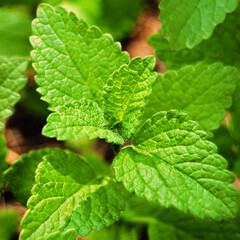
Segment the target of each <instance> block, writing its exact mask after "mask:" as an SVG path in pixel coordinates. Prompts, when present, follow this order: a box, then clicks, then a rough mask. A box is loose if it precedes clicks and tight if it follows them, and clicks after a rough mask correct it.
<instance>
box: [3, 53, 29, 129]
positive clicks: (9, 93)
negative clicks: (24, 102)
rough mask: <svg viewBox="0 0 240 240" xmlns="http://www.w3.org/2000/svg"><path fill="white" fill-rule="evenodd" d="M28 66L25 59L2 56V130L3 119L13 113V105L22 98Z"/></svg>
mask: <svg viewBox="0 0 240 240" xmlns="http://www.w3.org/2000/svg"><path fill="white" fill-rule="evenodd" d="M26 67H27V61H25V60H24V59H20V58H19V59H12V60H9V61H8V60H7V59H6V58H3V57H0V131H1V130H2V128H3V123H2V121H3V119H5V118H7V117H9V116H11V115H12V114H13V111H14V110H13V106H14V104H15V103H17V101H18V100H19V99H20V95H19V94H18V92H19V91H21V90H22V89H23V88H24V87H25V85H26V83H27V77H26V76H25V75H24V74H23V73H24V71H25V70H26Z"/></svg>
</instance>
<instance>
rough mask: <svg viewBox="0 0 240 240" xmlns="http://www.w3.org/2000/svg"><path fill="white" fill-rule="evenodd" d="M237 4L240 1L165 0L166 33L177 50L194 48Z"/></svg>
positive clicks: (161, 19)
mask: <svg viewBox="0 0 240 240" xmlns="http://www.w3.org/2000/svg"><path fill="white" fill-rule="evenodd" d="M237 4H238V0H231V1H229V0H192V1H189V0H168V1H166V0H163V1H162V2H161V3H160V5H159V7H160V9H161V13H160V21H161V22H162V33H163V35H164V36H166V37H167V39H168V41H169V44H170V45H171V47H172V48H173V49H175V50H180V49H183V48H192V47H194V46H196V45H197V44H199V43H200V42H201V41H202V40H203V39H207V38H209V37H210V36H211V34H212V32H213V30H214V28H215V26H216V25H217V24H219V23H222V22H223V21H224V18H225V16H226V13H229V12H232V11H234V10H235V9H236V7H237Z"/></svg>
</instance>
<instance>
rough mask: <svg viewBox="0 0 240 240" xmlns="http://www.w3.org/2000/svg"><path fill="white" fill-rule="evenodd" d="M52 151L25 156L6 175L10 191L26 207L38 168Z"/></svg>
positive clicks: (42, 151)
mask: <svg viewBox="0 0 240 240" xmlns="http://www.w3.org/2000/svg"><path fill="white" fill-rule="evenodd" d="M50 151H51V150H50V149H49V148H46V149H41V150H34V151H31V152H29V153H27V154H23V155H22V156H21V158H20V159H19V160H18V161H16V162H15V163H14V164H13V165H12V166H11V167H10V168H9V169H7V171H5V173H4V179H5V180H6V181H7V186H8V189H9V190H10V191H11V192H12V193H13V194H14V196H15V198H16V199H17V200H18V201H19V202H21V203H22V204H23V205H24V206H26V203H27V200H28V199H29V197H30V196H31V189H32V187H33V186H34V184H35V172H36V169H37V166H38V164H39V163H40V162H42V161H43V156H45V155H46V154H47V153H49V152H50Z"/></svg>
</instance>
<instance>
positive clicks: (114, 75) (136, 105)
mask: <svg viewBox="0 0 240 240" xmlns="http://www.w3.org/2000/svg"><path fill="white" fill-rule="evenodd" d="M37 16H38V19H36V20H35V21H34V24H33V34H35V36H33V37H32V38H31V41H32V44H33V46H34V48H35V50H34V51H33V52H32V57H33V59H34V61H35V63H34V66H35V68H36V70H37V71H38V73H39V75H38V76H37V78H36V82H37V83H38V84H39V85H40V88H39V91H40V93H41V94H42V95H43V96H44V97H43V99H44V100H45V101H47V102H48V103H49V104H50V109H51V110H54V111H55V113H53V114H51V115H50V116H49V118H48V120H47V122H48V124H47V125H46V126H45V128H44V130H43V134H44V135H45V136H48V137H56V138H57V139H58V140H66V139H69V138H75V139H78V138H82V137H84V136H88V137H89V138H90V139H92V138H96V137H99V138H105V139H106V141H107V142H112V143H115V144H119V145H123V139H122V137H123V138H128V139H130V138H131V136H132V134H133V132H134V130H135V128H136V127H137V125H138V124H140V122H141V116H142V115H143V108H144V107H145V105H146V97H147V96H148V95H149V94H150V92H151V84H152V83H153V81H154V80H155V73H154V72H152V70H153V68H154V59H153V58H152V57H147V58H145V59H141V58H135V59H133V60H132V61H131V62H130V63H129V56H128V54H127V53H125V52H122V51H121V48H120V46H119V44H117V43H114V41H113V39H112V38H111V37H110V36H109V35H106V34H102V33H101V31H100V30H99V29H98V28H96V27H88V26H87V24H86V22H85V21H84V20H82V19H81V20H78V19H77V17H76V16H75V15H74V14H73V13H70V14H68V13H67V12H66V10H64V9H63V8H61V7H58V8H56V10H55V11H54V10H53V9H52V8H51V7H49V6H47V5H41V7H39V9H38V13H37ZM108 79H109V80H108ZM105 85H106V87H105V88H104V86H105ZM103 88H104V89H105V92H103ZM104 116H105V118H104ZM114 128H115V129H114ZM111 129H113V130H115V132H112V131H111ZM118 133H119V134H121V135H122V137H121V136H120V135H119V134H118Z"/></svg>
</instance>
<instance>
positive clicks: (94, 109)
mask: <svg viewBox="0 0 240 240" xmlns="http://www.w3.org/2000/svg"><path fill="white" fill-rule="evenodd" d="M55 111H56V112H54V113H52V114H50V115H49V117H48V118H47V124H46V125H45V126H44V128H43V135H45V136H47V137H56V138H57V139H58V140H67V139H72V138H75V139H80V138H83V137H85V136H87V137H89V138H90V139H93V138H97V137H98V138H105V139H106V141H107V142H109V143H115V144H119V145H123V144H124V141H123V139H122V137H121V136H120V135H118V134H117V133H114V132H112V131H111V130H108V129H107V124H108V123H107V121H106V120H105V119H104V117H103V113H102V112H101V110H100V109H99V107H98V105H97V104H96V103H94V102H92V101H90V100H86V99H83V100H80V101H79V102H77V101H74V102H72V103H69V104H66V105H65V106H62V107H58V108H57V109H56V110H55Z"/></svg>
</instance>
